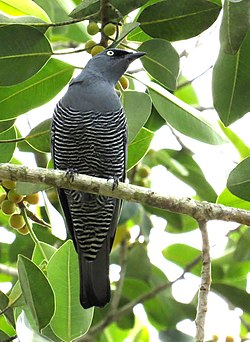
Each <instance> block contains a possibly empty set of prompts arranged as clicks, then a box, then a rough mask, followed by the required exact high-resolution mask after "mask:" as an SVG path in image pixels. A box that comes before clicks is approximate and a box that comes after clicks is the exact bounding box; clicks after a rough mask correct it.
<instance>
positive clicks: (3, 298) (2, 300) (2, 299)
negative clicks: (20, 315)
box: [0, 291, 15, 341]
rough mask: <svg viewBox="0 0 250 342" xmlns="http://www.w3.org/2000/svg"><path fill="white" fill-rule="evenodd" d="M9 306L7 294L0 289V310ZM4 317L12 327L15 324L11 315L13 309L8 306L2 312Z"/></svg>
mask: <svg viewBox="0 0 250 342" xmlns="http://www.w3.org/2000/svg"><path fill="white" fill-rule="evenodd" d="M8 306H9V298H8V296H7V295H6V294H5V293H3V292H2V291H0V311H3V310H6V308H7V307H8ZM4 315H5V317H6V318H7V319H8V322H9V323H10V324H11V325H12V326H13V327H14V326H15V319H14V315H13V309H12V308H9V309H7V310H6V311H5V312H4ZM0 341H1V340H0Z"/></svg>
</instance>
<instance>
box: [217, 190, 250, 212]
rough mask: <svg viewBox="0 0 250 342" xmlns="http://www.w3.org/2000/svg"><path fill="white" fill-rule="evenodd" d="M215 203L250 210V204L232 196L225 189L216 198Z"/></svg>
mask: <svg viewBox="0 0 250 342" xmlns="http://www.w3.org/2000/svg"><path fill="white" fill-rule="evenodd" d="M216 203H218V204H223V205H226V206H228V207H233V208H240V209H245V210H250V202H247V201H244V200H243V199H241V198H239V197H237V196H235V195H233V194H232V193H231V192H230V191H229V190H228V189H227V188H225V189H224V190H223V191H222V193H221V194H220V195H219V196H218V198H217V201H216Z"/></svg>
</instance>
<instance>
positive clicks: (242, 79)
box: [212, 31, 250, 126]
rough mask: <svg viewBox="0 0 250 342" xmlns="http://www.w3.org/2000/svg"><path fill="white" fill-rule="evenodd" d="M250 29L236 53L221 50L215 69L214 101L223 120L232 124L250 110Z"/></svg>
mask: <svg viewBox="0 0 250 342" xmlns="http://www.w3.org/2000/svg"><path fill="white" fill-rule="evenodd" d="M249 55H250V31H249V32H248V34H247V35H246V37H245V38H244V40H243V43H242V45H241V47H240V49H239V50H238V52H237V53H236V54H235V55H229V54H226V53H225V52H223V50H222V49H221V50H220V53H219V56H218V59H217V61H216V63H215V66H214V71H213V84H212V87H213V101H214V107H215V109H216V110H217V112H218V114H219V116H220V119H221V121H222V122H223V123H224V125H225V126H228V125H230V124H231V123H233V122H234V121H236V120H237V119H239V118H241V117H242V116H243V115H244V114H246V113H247V112H249V111H250V101H249V88H250V58H249Z"/></svg>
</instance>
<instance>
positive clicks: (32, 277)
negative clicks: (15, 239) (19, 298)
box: [18, 255, 55, 329]
mask: <svg viewBox="0 0 250 342" xmlns="http://www.w3.org/2000/svg"><path fill="white" fill-rule="evenodd" d="M18 275H19V281H20V284H21V288H22V293H23V296H24V298H25V301H26V303H27V304H28V306H29V308H30V310H31V313H32V316H33V318H34V319H35V321H36V324H37V326H38V328H39V329H42V328H44V327H46V325H47V324H48V323H49V322H50V320H51V318H52V316H53V314H54V305H55V303H54V294H53V291H52V288H51V286H50V284H49V282H48V280H47V279H46V277H45V275H44V274H43V272H42V271H41V270H40V269H39V268H38V267H37V266H36V265H35V264H34V263H33V262H32V261H31V260H29V259H28V258H26V257H24V256H21V255H19V258H18ZM45 298H46V300H45Z"/></svg>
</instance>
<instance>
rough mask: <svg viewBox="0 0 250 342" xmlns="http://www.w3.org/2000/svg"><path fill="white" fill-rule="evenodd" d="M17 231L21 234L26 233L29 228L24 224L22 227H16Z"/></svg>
mask: <svg viewBox="0 0 250 342" xmlns="http://www.w3.org/2000/svg"><path fill="white" fill-rule="evenodd" d="M18 233H20V234H22V235H27V234H29V229H28V227H27V226H26V225H25V226H24V227H22V228H20V229H18Z"/></svg>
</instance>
